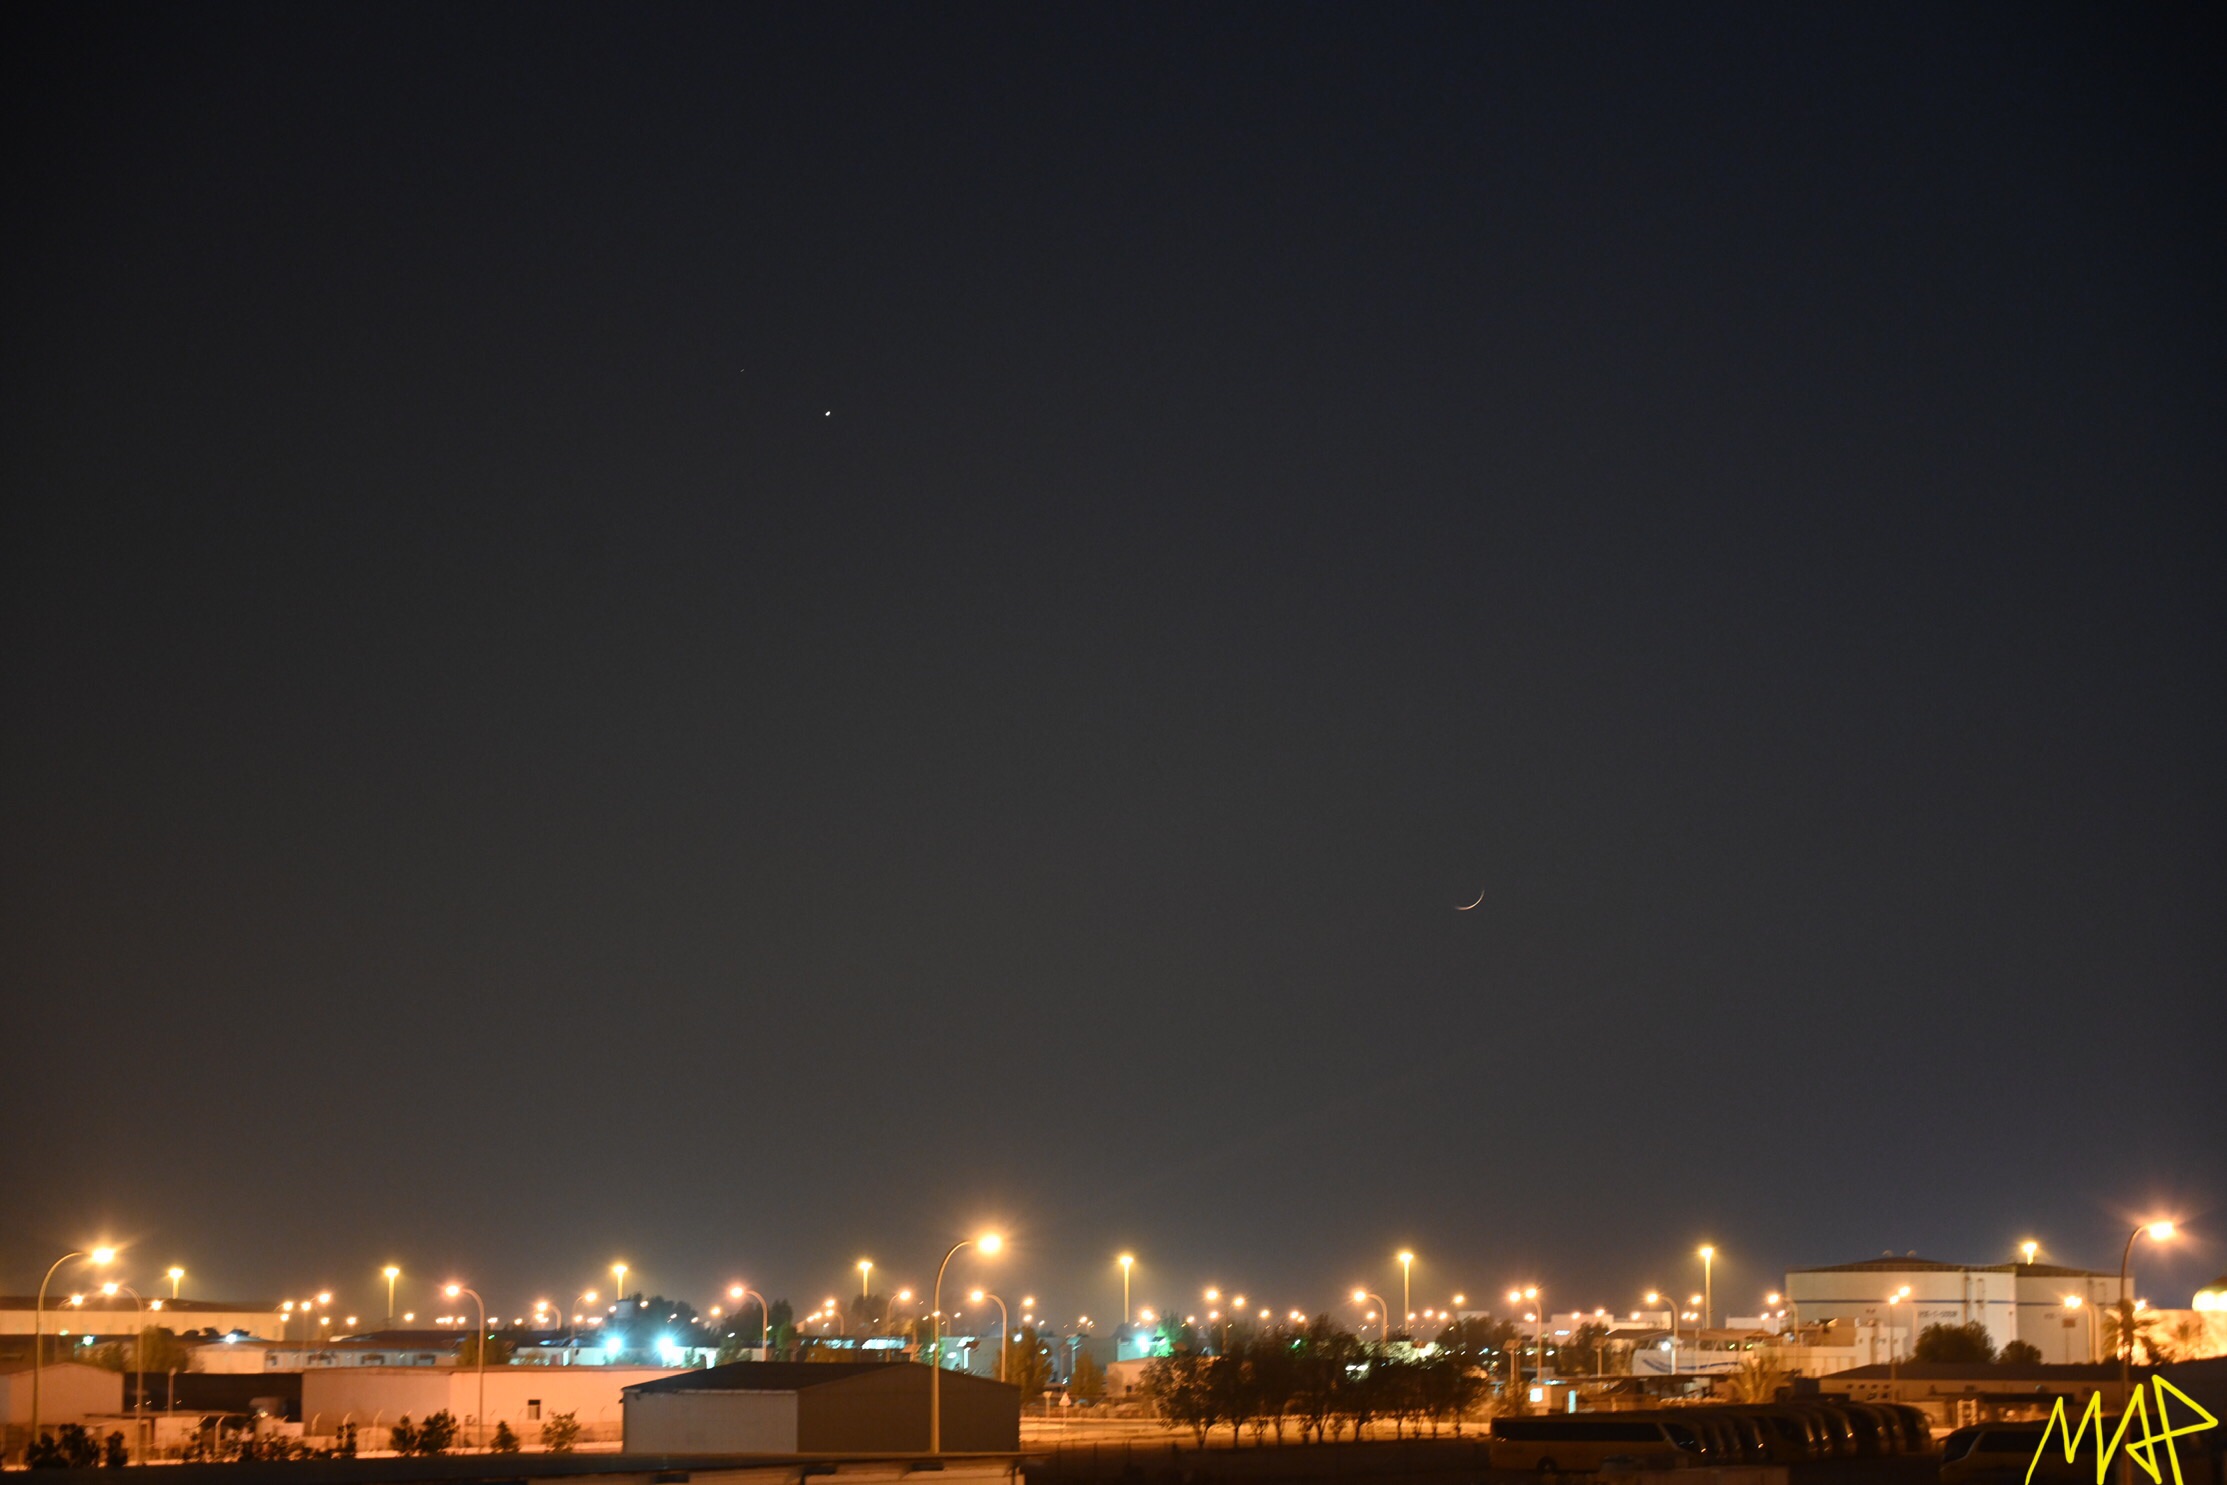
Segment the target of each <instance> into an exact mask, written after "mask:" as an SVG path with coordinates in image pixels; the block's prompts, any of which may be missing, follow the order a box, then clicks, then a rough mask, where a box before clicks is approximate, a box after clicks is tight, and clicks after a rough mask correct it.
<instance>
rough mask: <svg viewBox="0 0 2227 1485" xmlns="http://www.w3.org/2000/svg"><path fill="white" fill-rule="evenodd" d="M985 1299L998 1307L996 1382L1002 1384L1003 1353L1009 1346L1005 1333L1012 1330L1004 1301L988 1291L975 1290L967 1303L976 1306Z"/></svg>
mask: <svg viewBox="0 0 2227 1485" xmlns="http://www.w3.org/2000/svg"><path fill="white" fill-rule="evenodd" d="M986 1299H987V1300H990V1301H992V1302H993V1303H995V1304H996V1305H997V1307H998V1380H999V1381H1000V1382H1002V1381H1004V1380H1005V1351H1006V1348H1007V1346H1008V1345H1010V1344H1011V1340H1010V1338H1009V1337H1008V1335H1007V1334H1006V1332H1007V1331H1009V1330H1010V1329H1011V1328H1012V1322H1011V1321H1010V1320H1008V1319H1007V1318H1006V1313H1005V1301H1004V1300H1002V1299H999V1298H998V1297H997V1296H996V1295H994V1294H992V1293H990V1291H989V1290H987V1289H977V1290H975V1291H973V1292H972V1293H970V1294H969V1295H967V1303H969V1304H977V1305H978V1304H980V1303H982V1301H984V1300H986Z"/></svg>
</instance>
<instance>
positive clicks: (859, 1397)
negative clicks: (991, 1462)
mask: <svg viewBox="0 0 2227 1485" xmlns="http://www.w3.org/2000/svg"><path fill="white" fill-rule="evenodd" d="M928 1382H929V1377H928V1371H927V1368H925V1367H918V1366H892V1367H884V1368H882V1369H881V1370H880V1371H877V1372H868V1373H865V1374H863V1375H860V1376H856V1377H846V1378H844V1379H843V1380H842V1381H840V1382H835V1383H831V1384H829V1385H828V1386H825V1387H813V1388H808V1389H806V1390H805V1391H804V1393H803V1394H802V1395H801V1397H800V1399H799V1401H798V1403H797V1447H798V1448H799V1449H801V1450H803V1451H804V1452H805V1453H807V1454H835V1453H848V1452H852V1451H858V1452H864V1453H901V1452H905V1451H909V1450H916V1449H925V1448H927V1447H928ZM940 1406H941V1410H942V1413H943V1420H942V1421H943V1447H944V1448H945V1449H947V1450H952V1451H956V1452H988V1451H992V1450H1009V1449H1018V1448H1020V1446H1021V1390H1020V1389H1019V1388H1018V1387H1011V1386H1008V1385H1006V1384H1005V1383H1003V1382H985V1381H982V1380H980V1379H979V1378H975V1377H970V1376H966V1375H963V1374H960V1375H954V1374H952V1373H950V1372H946V1373H944V1376H943V1385H942V1395H941V1398H940Z"/></svg>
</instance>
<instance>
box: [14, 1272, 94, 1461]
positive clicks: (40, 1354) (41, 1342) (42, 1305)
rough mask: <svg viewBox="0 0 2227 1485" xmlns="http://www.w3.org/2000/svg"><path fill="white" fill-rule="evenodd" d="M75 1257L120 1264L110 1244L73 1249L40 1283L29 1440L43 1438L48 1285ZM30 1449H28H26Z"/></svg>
mask: <svg viewBox="0 0 2227 1485" xmlns="http://www.w3.org/2000/svg"><path fill="white" fill-rule="evenodd" d="M73 1258H83V1259H87V1260H89V1261H90V1262H91V1263H92V1265H93V1267H95V1268H106V1267H108V1265H110V1264H111V1263H114V1262H115V1261H116V1250H115V1249H114V1248H111V1247H109V1246H108V1245H107V1244H105V1243H104V1244H102V1245H100V1246H99V1247H96V1248H72V1249H71V1250H70V1251H69V1252H67V1253H64V1254H63V1255H62V1256H61V1257H60V1258H57V1259H55V1260H54V1262H53V1263H52V1264H51V1265H49V1266H48V1268H47V1271H46V1277H45V1278H43V1279H41V1280H39V1297H38V1298H37V1299H35V1300H33V1301H32V1302H31V1431H30V1433H28V1434H26V1435H25V1437H26V1438H29V1439H32V1440H36V1439H37V1438H38V1436H39V1372H40V1370H41V1369H42V1368H43V1367H44V1366H45V1364H46V1339H45V1322H44V1320H43V1319H42V1316H43V1314H44V1311H45V1309H46V1286H47V1285H48V1283H50V1282H51V1281H52V1280H53V1278H54V1271H55V1270H56V1269H58V1268H60V1267H61V1266H62V1265H63V1264H65V1263H68V1262H69V1261H70V1260H71V1259H73ZM26 1447H28V1446H26Z"/></svg>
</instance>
